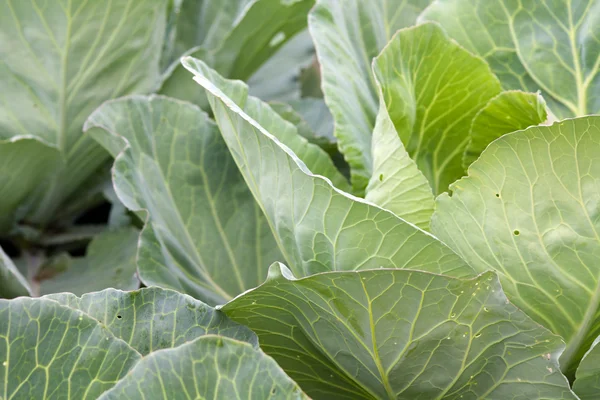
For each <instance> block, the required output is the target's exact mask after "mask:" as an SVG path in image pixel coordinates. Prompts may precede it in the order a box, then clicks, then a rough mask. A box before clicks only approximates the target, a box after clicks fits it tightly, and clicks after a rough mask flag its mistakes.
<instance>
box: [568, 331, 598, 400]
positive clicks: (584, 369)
mask: <svg viewBox="0 0 600 400" xmlns="http://www.w3.org/2000/svg"><path fill="white" fill-rule="evenodd" d="M598 343H600V337H598V338H597V339H596V340H595V341H594V343H592V346H591V347H590V350H589V351H588V352H587V353H586V354H585V356H584V357H583V359H582V360H581V363H580V364H579V367H577V377H576V378H577V379H576V380H575V383H574V384H573V390H574V391H575V393H576V394H577V396H579V398H580V399H581V400H594V399H596V398H598V393H600V347H599V346H598Z"/></svg>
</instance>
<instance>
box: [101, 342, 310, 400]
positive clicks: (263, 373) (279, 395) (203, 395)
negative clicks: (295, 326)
mask: <svg viewBox="0 0 600 400" xmlns="http://www.w3.org/2000/svg"><path fill="white" fill-rule="evenodd" d="M145 399H157V400H158V399H164V400H187V399H206V400H221V399H231V400H254V399H257V400H258V399H273V400H280V399H281V400H303V399H306V400H308V398H307V397H306V395H304V394H303V393H302V391H301V390H300V388H299V387H298V385H297V384H296V383H295V382H294V381H292V380H291V379H290V378H289V377H288V376H287V375H286V374H285V373H284V372H283V371H282V369H281V367H279V366H278V365H277V363H276V362H275V361H273V359H272V358H270V357H269V356H267V355H265V354H264V353H263V352H262V351H260V350H257V349H254V348H252V347H251V346H250V345H248V344H247V343H242V342H238V341H236V340H232V339H229V338H223V337H218V336H213V335H209V336H204V337H201V338H199V339H196V340H194V341H193V342H189V343H186V344H183V345H181V346H179V347H177V348H174V349H168V350H161V351H157V352H154V353H152V354H150V355H149V356H147V357H145V358H144V359H143V360H142V361H140V362H139V363H138V364H137V365H136V366H135V367H134V368H133V369H132V371H131V373H130V374H128V375H127V377H126V378H125V379H123V380H122V381H121V382H119V383H118V384H117V385H116V386H115V387H114V388H113V389H111V390H109V391H108V392H106V393H105V394H104V395H103V396H102V397H100V400H145Z"/></svg>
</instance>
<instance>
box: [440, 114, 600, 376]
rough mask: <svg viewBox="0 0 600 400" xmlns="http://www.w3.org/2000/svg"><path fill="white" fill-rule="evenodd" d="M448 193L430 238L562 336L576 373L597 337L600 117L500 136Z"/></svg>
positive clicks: (567, 361)
mask: <svg viewBox="0 0 600 400" xmlns="http://www.w3.org/2000/svg"><path fill="white" fill-rule="evenodd" d="M450 189H451V191H452V196H450V195H447V194H444V195H442V196H439V197H438V198H437V202H436V212H435V213H434V215H433V218H432V223H431V229H432V232H433V233H434V234H435V235H436V236H438V237H439V238H440V239H441V240H442V241H444V242H445V243H447V244H448V245H449V246H450V247H451V248H453V249H454V250H455V251H456V252H457V253H458V254H459V255H460V256H462V258H463V259H465V260H466V261H467V262H468V263H469V264H470V265H471V266H473V267H474V268H476V269H477V270H478V271H487V270H496V271H497V272H498V273H499V275H500V279H501V281H502V286H503V288H504V290H505V291H506V293H507V296H508V298H509V299H511V301H512V302H514V303H515V305H516V306H517V307H519V308H521V309H522V310H523V311H525V312H526V313H527V314H528V315H529V316H530V317H531V318H533V319H534V320H535V321H537V322H539V323H540V324H542V325H544V326H546V327H548V328H549V329H551V330H552V331H553V332H554V333H556V334H559V335H560V336H562V337H563V339H564V340H565V342H566V343H567V348H566V350H565V353H564V354H563V355H562V358H561V366H562V369H563V371H566V372H567V374H569V375H571V376H572V374H573V373H574V368H576V366H577V363H578V361H579V360H580V359H581V357H582V356H583V354H584V353H585V352H586V351H587V349H588V348H589V347H590V345H591V343H592V341H593V340H594V339H595V338H596V337H597V336H598V335H599V333H600V233H599V232H600V117H586V118H577V119H573V120H566V121H563V122H560V123H556V124H554V125H552V126H540V127H532V128H529V129H526V130H524V131H518V132H515V133H512V134H509V135H504V136H503V137H501V138H500V139H497V140H496V141H494V142H493V143H491V144H490V145H489V146H488V148H487V149H486V150H485V151H484V152H483V153H482V154H481V157H480V158H479V159H478V160H477V161H476V162H475V163H473V164H472V165H471V167H469V176H468V177H466V178H463V179H461V180H459V181H458V182H456V183H454V184H453V185H451V187H450Z"/></svg>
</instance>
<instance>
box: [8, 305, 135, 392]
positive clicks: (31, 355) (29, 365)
mask: <svg viewBox="0 0 600 400" xmlns="http://www.w3.org/2000/svg"><path fill="white" fill-rule="evenodd" d="M140 358H141V356H140V354H139V353H138V352H136V351H135V350H134V349H132V348H131V347H129V346H128V345H127V344H126V343H125V342H124V341H122V340H120V339H117V338H116V337H114V336H113V335H112V334H111V333H110V331H109V330H108V329H106V328H105V327H103V326H102V325H101V324H100V323H98V321H96V320H95V319H93V318H91V317H89V316H87V315H85V314H84V313H83V312H81V311H79V310H74V309H72V308H69V307H65V306H62V305H60V304H58V303H57V302H55V301H53V300H50V299H31V298H27V297H21V298H18V299H15V300H0V398H2V399H14V400H29V399H36V400H38V399H39V400H51V399H64V398H70V399H82V400H95V399H97V398H98V397H99V396H100V395H101V394H102V393H103V392H104V391H106V390H107V389H109V388H111V387H112V386H113V385H114V384H115V383H116V382H117V381H118V380H119V379H121V378H123V377H124V376H125V374H126V373H127V372H128V371H129V369H130V368H131V367H132V366H133V365H134V364H135V363H136V362H137V361H138V360H139V359H140Z"/></svg>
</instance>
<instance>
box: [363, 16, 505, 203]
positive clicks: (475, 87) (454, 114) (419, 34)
mask: <svg viewBox="0 0 600 400" xmlns="http://www.w3.org/2000/svg"><path fill="white" fill-rule="evenodd" d="M373 70H374V73H375V76H376V79H377V81H378V83H379V84H380V85H381V90H382V93H383V94H382V96H383V98H384V99H385V104H386V107H387V110H388V112H389V115H390V118H391V120H392V121H393V123H394V126H395V127H396V131H397V132H398V134H399V135H400V139H402V142H403V143H404V146H405V147H406V151H408V154H409V155H410V156H411V157H412V159H413V160H415V162H416V163H417V166H418V167H419V169H420V170H421V172H423V174H424V175H425V177H426V178H427V180H428V181H429V183H430V185H431V187H432V189H433V193H434V194H436V195H437V194H439V193H443V192H445V191H446V190H447V189H448V185H449V184H451V183H452V182H454V181H455V180H456V179H458V178H460V177H461V176H463V175H464V172H465V170H464V168H463V167H462V156H463V152H464V150H465V148H466V146H467V143H468V142H469V127H470V125H471V121H472V120H473V118H474V117H475V115H476V114H477V112H478V111H479V110H480V109H481V108H483V107H484V106H485V105H486V104H487V102H488V101H489V100H490V99H492V98H493V97H495V96H496V95H498V94H499V93H500V90H501V89H500V83H499V82H498V80H497V79H496V77H495V76H494V74H493V73H492V72H491V71H490V68H489V67H488V65H487V64H486V63H485V61H484V60H483V59H481V58H479V57H476V56H473V55H471V54H470V53H468V52H467V51H465V50H464V49H463V48H462V47H460V46H459V45H457V44H456V43H455V42H453V41H452V40H451V39H450V38H448V37H447V36H446V34H445V33H444V31H443V30H442V29H441V28H440V27H439V26H437V25H435V24H425V25H420V26H417V27H414V28H407V29H403V30H401V31H399V32H398V33H397V34H396V35H395V36H394V38H392V40H391V41H390V43H389V44H388V45H387V46H386V48H385V49H384V50H383V51H382V52H381V54H380V55H379V56H378V57H377V58H376V59H375V61H374V62H373Z"/></svg>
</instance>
